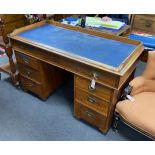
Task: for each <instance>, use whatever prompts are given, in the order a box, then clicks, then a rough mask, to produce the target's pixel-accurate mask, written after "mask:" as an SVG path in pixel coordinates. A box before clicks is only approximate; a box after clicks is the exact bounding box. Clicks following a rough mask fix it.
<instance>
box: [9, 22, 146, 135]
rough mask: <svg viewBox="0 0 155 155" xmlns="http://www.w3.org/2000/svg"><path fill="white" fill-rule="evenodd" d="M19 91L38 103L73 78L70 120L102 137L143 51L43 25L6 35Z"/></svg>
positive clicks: (118, 40)
mask: <svg viewBox="0 0 155 155" xmlns="http://www.w3.org/2000/svg"><path fill="white" fill-rule="evenodd" d="M9 38H10V41H11V44H12V48H13V49H14V52H15V55H16V59H17V64H18V68H19V77H20V83H21V86H22V87H23V88H24V89H25V90H30V91H32V92H34V93H35V94H37V95H38V96H39V97H40V98H42V99H46V98H47V97H48V96H49V94H50V93H51V92H52V91H53V90H55V88H57V87H58V86H59V85H60V84H61V83H62V82H63V76H64V74H63V70H66V71H68V72H71V73H73V75H74V115H75V117H76V118H78V119H83V120H85V121H87V122H89V123H90V124H92V125H94V126H96V127H97V128H98V129H99V130H101V131H102V132H104V133H106V132H107V131H108V129H109V126H110V124H111V120H112V116H113V111H114V108H115V104H116V102H117V101H118V100H119V99H120V95H121V93H122V91H123V88H124V87H125V85H126V84H127V82H128V81H129V80H130V78H131V76H132V75H133V72H134V70H135V67H136V64H137V62H138V59H139V57H140V55H141V53H142V51H143V46H142V44H141V42H139V41H135V40H130V39H128V38H124V37H119V36H113V35H110V34H104V33H100V32H98V31H95V30H90V29H87V28H86V29H85V28H80V27H72V26H69V25H63V24H61V23H58V22H54V21H42V22H39V23H36V24H32V25H29V26H26V27H23V28H20V29H17V30H16V31H14V32H13V33H12V34H10V35H9Z"/></svg>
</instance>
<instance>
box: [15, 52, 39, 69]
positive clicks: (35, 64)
mask: <svg viewBox="0 0 155 155" xmlns="http://www.w3.org/2000/svg"><path fill="white" fill-rule="evenodd" d="M15 55H16V59H17V62H19V63H22V64H24V65H27V66H30V67H32V68H34V69H36V70H39V61H38V60H37V59H35V58H32V57H30V56H28V55H26V54H23V53H20V52H17V51H15Z"/></svg>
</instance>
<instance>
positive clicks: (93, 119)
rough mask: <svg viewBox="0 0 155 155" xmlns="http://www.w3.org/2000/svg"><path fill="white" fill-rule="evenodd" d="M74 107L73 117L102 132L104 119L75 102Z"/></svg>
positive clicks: (104, 123)
mask: <svg viewBox="0 0 155 155" xmlns="http://www.w3.org/2000/svg"><path fill="white" fill-rule="evenodd" d="M75 106H76V107H75V109H76V111H75V116H77V117H78V118H80V119H83V120H85V121H87V122H89V123H90V124H92V125H94V126H96V127H98V128H99V129H100V130H104V128H105V125H106V117H104V116H103V115H102V114H100V113H98V112H96V111H95V110H93V109H91V108H89V107H87V106H85V105H83V104H81V103H78V102H76V103H75Z"/></svg>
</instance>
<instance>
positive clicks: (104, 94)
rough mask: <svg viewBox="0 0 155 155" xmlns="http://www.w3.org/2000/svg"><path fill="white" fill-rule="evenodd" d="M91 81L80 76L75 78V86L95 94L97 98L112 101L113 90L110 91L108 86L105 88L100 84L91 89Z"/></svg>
mask: <svg viewBox="0 0 155 155" xmlns="http://www.w3.org/2000/svg"><path fill="white" fill-rule="evenodd" d="M90 84H91V80H88V79H85V78H82V77H80V76H76V77H75V86H77V87H79V88H81V89H83V90H86V91H88V92H90V93H91V94H94V95H95V96H99V97H101V98H103V99H104V100H106V101H111V98H112V94H113V89H110V88H108V87H106V86H103V85H101V84H99V83H96V87H95V89H91V87H90Z"/></svg>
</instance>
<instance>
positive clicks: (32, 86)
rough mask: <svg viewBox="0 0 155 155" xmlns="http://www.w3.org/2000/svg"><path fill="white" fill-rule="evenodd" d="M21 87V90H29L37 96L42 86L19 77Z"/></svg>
mask: <svg viewBox="0 0 155 155" xmlns="http://www.w3.org/2000/svg"><path fill="white" fill-rule="evenodd" d="M21 85H22V87H23V89H25V90H29V91H31V92H33V93H35V94H37V95H41V94H42V86H41V84H39V83H36V82H34V81H32V80H30V79H27V78H25V77H23V76H21Z"/></svg>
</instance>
